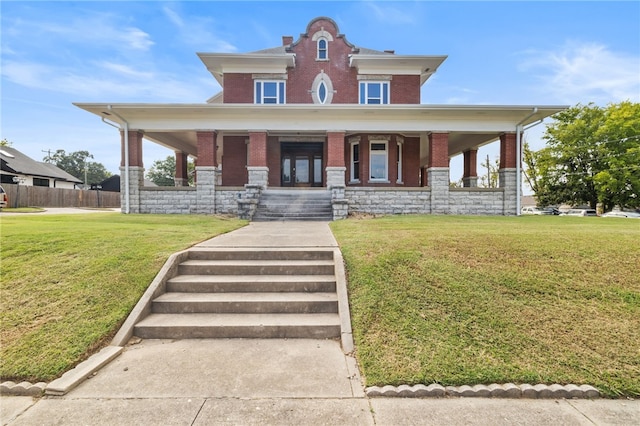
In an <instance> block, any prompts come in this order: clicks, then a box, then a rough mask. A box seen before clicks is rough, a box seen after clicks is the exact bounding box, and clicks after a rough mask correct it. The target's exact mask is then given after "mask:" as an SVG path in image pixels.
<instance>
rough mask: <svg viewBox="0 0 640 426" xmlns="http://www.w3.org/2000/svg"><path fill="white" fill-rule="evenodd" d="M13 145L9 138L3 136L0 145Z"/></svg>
mask: <svg viewBox="0 0 640 426" xmlns="http://www.w3.org/2000/svg"><path fill="white" fill-rule="evenodd" d="M11 145H13V144H12V143H11V142H9V141H8V140H7V138H2V140H1V141H0V146H11Z"/></svg>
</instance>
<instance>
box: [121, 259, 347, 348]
mask: <svg viewBox="0 0 640 426" xmlns="http://www.w3.org/2000/svg"><path fill="white" fill-rule="evenodd" d="M188 253H189V255H188V258H187V259H186V260H183V261H182V262H181V263H180V264H179V266H178V268H177V275H176V276H174V277H173V278H170V279H169V280H168V281H167V282H166V292H165V293H164V294H161V295H159V296H157V297H155V298H154V299H153V301H152V302H151V314H150V315H149V316H147V317H146V318H144V319H142V320H141V321H140V322H138V323H137V324H136V325H135V327H134V330H133V334H134V335H135V336H138V337H141V338H143V339H192V338H322V339H326V338H337V337H340V333H341V323H340V316H339V313H338V296H337V292H336V274H335V260H334V253H333V250H323V249H312V248H309V249H259V250H249V249H207V248H197V249H192V250H189V252H188Z"/></svg>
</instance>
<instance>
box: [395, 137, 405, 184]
mask: <svg viewBox="0 0 640 426" xmlns="http://www.w3.org/2000/svg"><path fill="white" fill-rule="evenodd" d="M396 142H397V148H396V154H397V155H396V168H397V170H398V180H397V181H396V182H397V183H402V149H403V148H404V140H403V139H401V138H399V137H398V138H397V139H396Z"/></svg>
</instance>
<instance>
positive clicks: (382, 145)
mask: <svg viewBox="0 0 640 426" xmlns="http://www.w3.org/2000/svg"><path fill="white" fill-rule="evenodd" d="M387 146H388V143H387V141H372V142H371V144H370V149H369V174H370V180H371V181H374V182H375V181H378V182H387V181H388V180H389V168H388V166H387V165H388V164H389V154H388V150H387Z"/></svg>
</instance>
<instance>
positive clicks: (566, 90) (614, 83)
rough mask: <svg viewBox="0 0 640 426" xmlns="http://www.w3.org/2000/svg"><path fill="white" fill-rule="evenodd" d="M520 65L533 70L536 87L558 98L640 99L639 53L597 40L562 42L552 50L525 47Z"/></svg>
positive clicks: (568, 100)
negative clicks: (528, 49)
mask: <svg viewBox="0 0 640 426" xmlns="http://www.w3.org/2000/svg"><path fill="white" fill-rule="evenodd" d="M525 54H526V56H527V57H528V58H527V59H526V60H525V61H524V62H523V63H522V64H521V66H520V68H521V69H522V70H524V71H533V72H535V73H537V80H538V81H537V83H536V84H537V88H538V90H541V91H544V92H546V93H547V94H550V95H551V96H552V97H555V98H556V99H557V100H558V101H561V102H566V103H570V104H574V103H589V102H595V103H609V102H619V101H623V100H631V101H634V102H639V101H640V56H634V55H630V54H625V53H620V52H614V51H612V50H610V49H609V48H608V47H607V46H604V45H601V44H597V43H583V44H578V43H575V42H569V43H566V44H565V45H564V46H562V47H560V48H558V49H557V50H554V51H546V52H545V51H527V52H525Z"/></svg>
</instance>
